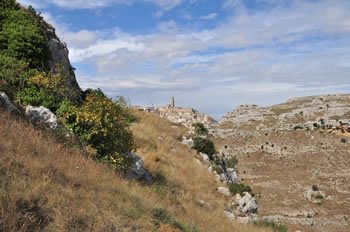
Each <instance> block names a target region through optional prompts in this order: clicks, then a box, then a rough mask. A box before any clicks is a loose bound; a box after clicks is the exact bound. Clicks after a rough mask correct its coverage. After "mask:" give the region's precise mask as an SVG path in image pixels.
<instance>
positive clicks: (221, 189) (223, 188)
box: [217, 187, 231, 197]
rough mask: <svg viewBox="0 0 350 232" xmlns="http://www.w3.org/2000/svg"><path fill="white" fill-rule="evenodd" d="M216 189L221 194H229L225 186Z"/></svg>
mask: <svg viewBox="0 0 350 232" xmlns="http://www.w3.org/2000/svg"><path fill="white" fill-rule="evenodd" d="M217 191H218V192H219V193H221V194H224V195H225V196H228V197H229V196H231V192H230V190H228V188H226V187H218V189H217Z"/></svg>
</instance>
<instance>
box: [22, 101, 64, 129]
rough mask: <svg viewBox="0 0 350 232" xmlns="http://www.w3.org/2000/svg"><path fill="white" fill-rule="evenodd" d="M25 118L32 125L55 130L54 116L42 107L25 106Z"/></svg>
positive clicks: (55, 119)
mask: <svg viewBox="0 0 350 232" xmlns="http://www.w3.org/2000/svg"><path fill="white" fill-rule="evenodd" d="M25 116H26V117H27V118H28V119H29V121H30V122H32V123H33V124H34V125H44V126H47V127H49V128H50V129H56V128H57V125H58V122H57V117H56V115H54V113H52V112H51V110H49V109H47V108H45V107H43V106H40V107H33V106H27V107H26V110H25Z"/></svg>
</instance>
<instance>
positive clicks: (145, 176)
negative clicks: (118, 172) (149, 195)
mask: <svg viewBox="0 0 350 232" xmlns="http://www.w3.org/2000/svg"><path fill="white" fill-rule="evenodd" d="M128 158H130V159H131V166H130V169H129V171H128V172H127V173H126V178H127V179H129V180H137V181H142V182H144V183H147V184H149V183H152V181H153V179H152V176H151V174H150V173H149V172H148V171H147V170H146V169H145V167H144V162H143V160H142V159H141V158H140V157H139V156H138V155H137V154H135V153H132V152H131V153H129V154H128Z"/></svg>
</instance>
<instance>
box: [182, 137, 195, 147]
mask: <svg viewBox="0 0 350 232" xmlns="http://www.w3.org/2000/svg"><path fill="white" fill-rule="evenodd" d="M181 143H182V144H185V145H186V146H188V147H189V148H192V147H193V146H194V142H193V139H192V138H189V139H187V138H183V139H182V142H181Z"/></svg>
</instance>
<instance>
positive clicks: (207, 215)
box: [0, 112, 268, 232]
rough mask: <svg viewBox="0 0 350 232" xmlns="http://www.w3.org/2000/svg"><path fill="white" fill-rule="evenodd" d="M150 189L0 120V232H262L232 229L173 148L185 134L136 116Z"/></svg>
mask: <svg viewBox="0 0 350 232" xmlns="http://www.w3.org/2000/svg"><path fill="white" fill-rule="evenodd" d="M138 117H139V118H140V122H139V123H137V124H135V125H134V129H133V130H134V133H135V135H136V140H137V143H138V145H139V147H140V148H139V152H140V154H141V155H143V156H144V158H145V160H146V165H147V167H148V168H149V169H150V170H152V171H153V173H154V177H155V179H156V184H154V185H150V186H143V185H140V184H138V183H133V182H128V181H126V180H124V179H123V178H120V177H118V176H117V175H116V174H115V173H114V172H113V171H112V170H110V169H109V168H108V167H106V166H104V165H102V164H98V163H96V162H95V161H93V160H90V159H87V158H84V157H83V156H82V155H81V154H80V153H79V152H78V150H75V149H68V148H67V147H65V146H64V145H62V144H59V143H57V142H55V139H54V138H52V137H48V135H47V133H44V132H41V131H38V130H36V129H34V128H33V127H32V126H30V125H27V124H26V123H23V122H21V121H18V120H15V119H13V118H11V116H9V115H8V114H6V113H3V112H1V113H0V133H1V135H2V136H1V137H0V150H1V155H0V231H42V230H44V231H247V232H248V231H253V232H254V231H268V230H266V229H262V228H260V229H259V228H255V227H253V226H250V225H241V224H236V223H234V222H230V221H229V220H227V219H226V218H225V217H224V216H223V215H222V207H223V204H224V202H225V199H223V198H222V196H221V195H219V194H218V193H216V191H215V180H214V177H213V176H211V175H210V173H209V172H208V171H207V170H206V168H204V167H203V166H201V165H200V164H198V163H197V162H196V160H195V159H194V156H195V154H194V153H193V152H191V151H189V150H188V149H187V148H186V147H184V146H183V145H181V144H179V143H178V142H177V140H176V137H177V136H179V135H181V133H182V131H183V129H182V128H179V127H176V128H173V127H171V126H172V125H171V124H170V123H169V122H167V121H165V120H163V119H160V118H158V117H155V116H153V115H144V114H138Z"/></svg>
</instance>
